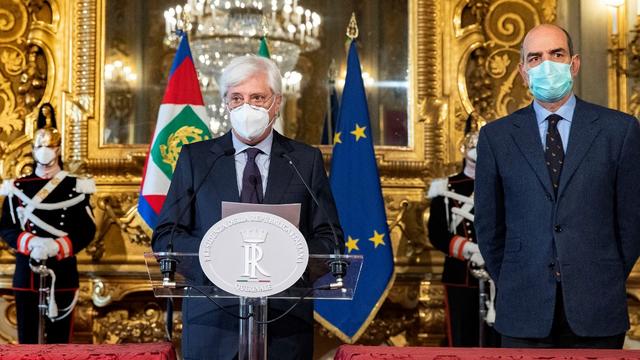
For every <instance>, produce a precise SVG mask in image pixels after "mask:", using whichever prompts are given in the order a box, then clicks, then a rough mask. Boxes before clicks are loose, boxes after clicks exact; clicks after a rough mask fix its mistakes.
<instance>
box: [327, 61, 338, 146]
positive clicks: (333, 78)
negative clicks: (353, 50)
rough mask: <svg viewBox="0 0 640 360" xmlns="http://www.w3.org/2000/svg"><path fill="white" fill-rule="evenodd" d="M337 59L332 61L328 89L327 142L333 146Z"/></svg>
mask: <svg viewBox="0 0 640 360" xmlns="http://www.w3.org/2000/svg"><path fill="white" fill-rule="evenodd" d="M336 74H337V70H336V59H331V64H330V65H329V71H328V74H327V75H328V87H327V142H328V144H329V145H333V132H334V129H333V120H334V119H333V107H332V104H331V95H332V94H331V92H332V90H333V88H334V87H335V84H336Z"/></svg>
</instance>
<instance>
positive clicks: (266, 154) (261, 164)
mask: <svg viewBox="0 0 640 360" xmlns="http://www.w3.org/2000/svg"><path fill="white" fill-rule="evenodd" d="M231 141H232V143H233V148H234V149H235V150H236V152H235V155H234V157H235V161H236V180H237V182H238V194H242V174H243V173H244V167H245V166H246V165H247V153H246V151H245V150H247V149H248V148H250V147H254V148H257V149H260V151H262V152H261V153H259V154H258V155H257V156H256V165H258V170H260V177H261V178H262V195H263V196H264V195H265V193H266V191H267V177H268V175H269V163H270V162H271V145H272V144H273V130H271V132H270V133H269V136H267V137H266V138H265V139H264V140H262V141H261V142H259V143H258V144H256V145H254V146H251V145H247V144H245V143H243V142H242V141H240V139H238V138H237V137H236V134H235V133H234V132H233V131H232V132H231Z"/></svg>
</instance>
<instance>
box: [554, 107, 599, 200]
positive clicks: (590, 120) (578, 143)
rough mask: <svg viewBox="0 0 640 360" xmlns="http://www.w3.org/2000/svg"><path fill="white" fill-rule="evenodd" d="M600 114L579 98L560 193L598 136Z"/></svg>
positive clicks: (572, 123)
mask: <svg viewBox="0 0 640 360" xmlns="http://www.w3.org/2000/svg"><path fill="white" fill-rule="evenodd" d="M597 120H598V114H597V113H596V112H595V111H593V110H591V109H589V108H588V107H587V106H586V104H585V103H584V102H583V101H581V100H580V99H577V102H576V109H575V111H574V114H573V119H572V121H571V131H570V132H569V142H568V145H567V154H566V156H565V158H564V166H563V167H562V174H560V186H559V187H558V195H560V194H562V192H563V191H564V189H565V188H566V187H567V184H568V183H569V181H570V180H571V177H572V176H573V174H574V173H575V172H576V170H577V169H578V166H579V165H580V163H581V162H582V159H584V156H585V155H586V154H587V151H588V150H589V148H590V147H591V144H592V143H593V140H594V139H595V138H596V136H597V135H598V133H599V132H600V130H601V128H600V126H599V124H598V122H597Z"/></svg>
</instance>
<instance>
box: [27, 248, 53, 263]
mask: <svg viewBox="0 0 640 360" xmlns="http://www.w3.org/2000/svg"><path fill="white" fill-rule="evenodd" d="M29 256H30V257H31V258H32V259H33V260H38V261H40V260H46V259H48V258H49V255H47V251H46V250H45V248H44V247H43V246H38V247H35V248H33V250H31V252H30V253H29Z"/></svg>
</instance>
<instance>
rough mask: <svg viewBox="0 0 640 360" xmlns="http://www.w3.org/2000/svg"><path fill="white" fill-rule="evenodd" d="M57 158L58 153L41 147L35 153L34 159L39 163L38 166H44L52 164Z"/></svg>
mask: <svg viewBox="0 0 640 360" xmlns="http://www.w3.org/2000/svg"><path fill="white" fill-rule="evenodd" d="M56 156H57V154H56V151H55V150H53V149H52V148H49V147H46V146H43V147H39V148H37V149H36V150H34V152H33V157H34V159H35V160H36V161H37V162H38V164H42V165H49V164H51V163H52V162H53V160H55V158H56Z"/></svg>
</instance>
